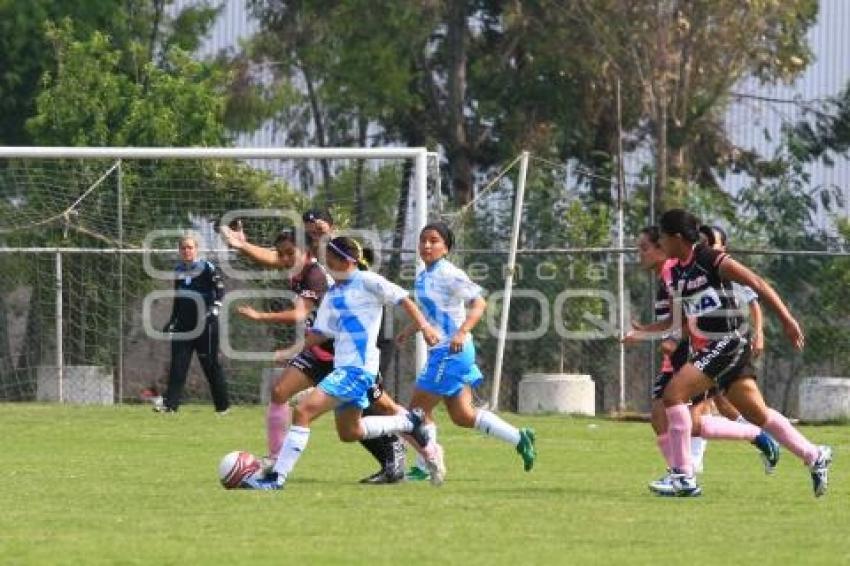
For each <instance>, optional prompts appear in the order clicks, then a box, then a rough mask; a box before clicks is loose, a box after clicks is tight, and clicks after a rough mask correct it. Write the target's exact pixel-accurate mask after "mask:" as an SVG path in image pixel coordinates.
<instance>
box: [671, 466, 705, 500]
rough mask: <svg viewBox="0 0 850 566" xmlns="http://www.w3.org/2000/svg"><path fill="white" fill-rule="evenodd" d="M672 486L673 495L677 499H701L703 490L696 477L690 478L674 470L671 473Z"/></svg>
mask: <svg viewBox="0 0 850 566" xmlns="http://www.w3.org/2000/svg"><path fill="white" fill-rule="evenodd" d="M670 485H671V486H672V487H673V495H674V496H676V497H699V496H700V495H702V488H701V487H700V486H699V485H698V484H697V479H696V477H695V476H689V475H686V474H683V473H681V472H679V471H678V470H675V469H674V470H672V472H671V473H670Z"/></svg>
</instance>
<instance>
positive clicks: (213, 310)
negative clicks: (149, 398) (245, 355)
mask: <svg viewBox="0 0 850 566" xmlns="http://www.w3.org/2000/svg"><path fill="white" fill-rule="evenodd" d="M174 290H175V292H176V293H177V295H176V296H175V297H174V306H173V307H172V310H171V319H170V320H169V321H168V324H167V325H166V328H165V330H166V332H190V331H192V330H193V329H194V328H195V327H196V326H197V325H198V324H199V321H198V316H200V317H202V320H201V321H200V324H202V325H203V328H204V329H203V332H201V334H200V336H198V337H197V338H192V339H189V340H186V339H181V338H180V337H179V336H174V337H173V338H172V339H171V370H170V371H169V374H168V389H167V390H166V392H165V399H164V404H165V406H166V407H167V408H169V409H172V410H175V411H176V410H177V408H178V407H179V406H180V398H181V395H182V393H183V386H184V385H185V384H186V374H187V373H188V372H189V364H190V363H191V361H192V352H197V353H198V361H199V362H200V363H201V368H202V369H203V370H204V375H205V376H206V378H207V381H208V382H209V384H210V394H211V395H212V399H213V403H214V404H215V410H216V411H224V410H226V409H227V408H228V407H229V406H230V400H229V397H228V394H227V381H226V380H225V377H224V371H223V370H222V368H221V363H220V362H219V360H218V309H219V307H220V306H221V299H222V297H224V284H223V283H222V279H221V274H220V273H219V272H218V270H217V269H216V267H215V265H213V264H212V263H210V262H209V261H206V260H198V261H196V262H194V263H193V264H191V265H188V266H187V265H186V264H185V263H182V262H181V263H180V264H178V265H177V267H176V268H175V281H174ZM181 292H182V293H184V294H185V293H192V294H194V295H195V296H199V297H200V299H201V303H202V304H203V307H201V312H198V310H199V308H198V305H197V304H196V303H195V301H194V300H193V299H192V297H191V296H180V293H181Z"/></svg>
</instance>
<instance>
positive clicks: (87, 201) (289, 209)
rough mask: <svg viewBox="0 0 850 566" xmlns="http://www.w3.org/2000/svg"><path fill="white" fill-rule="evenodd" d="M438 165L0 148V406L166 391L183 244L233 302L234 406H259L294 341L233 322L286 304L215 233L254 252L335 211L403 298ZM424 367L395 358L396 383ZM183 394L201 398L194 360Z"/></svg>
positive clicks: (397, 156) (293, 154)
mask: <svg viewBox="0 0 850 566" xmlns="http://www.w3.org/2000/svg"><path fill="white" fill-rule="evenodd" d="M429 163H430V165H429ZM435 163H436V161H435V160H434V158H433V156H432V157H430V158H429V154H428V152H427V151H426V150H425V149H424V148H362V149H352V148H323V149H287V148H280V149H268V148H263V149H251V148H241V149H236V148H170V149H169V148H43V147H42V148H39V147H18V148H0V400H34V399H39V400H55V401H74V402H91V403H95V402H116V401H117V402H123V401H128V400H136V399H139V398H140V396H142V395H144V394H146V393H150V392H151V390H153V389H160V390H161V388H162V387H163V386H164V384H165V378H166V375H167V371H168V364H169V345H168V343H167V341H165V340H162V339H157V336H155V334H157V331H158V330H161V328H162V325H163V324H164V323H165V321H166V319H167V318H168V314H169V309H170V302H171V301H170V295H169V292H170V289H171V283H170V282H169V281H168V278H169V276H170V274H171V271H172V270H173V268H174V265H175V262H176V261H177V239H178V237H179V236H180V235H181V234H183V233H185V232H187V231H192V232H193V233H194V234H196V235H197V236H198V238H199V244H200V248H201V255H202V256H203V257H205V258H207V259H210V260H212V261H213V262H214V263H216V264H218V265H220V266H221V267H222V269H223V270H224V272H225V280H226V287H227V289H228V295H231V294H232V296H233V297H235V298H234V299H233V300H232V301H230V303H228V304H226V305H225V306H226V307H227V308H226V310H227V313H226V315H227V316H229V317H230V319H229V320H230V321H231V322H232V324H231V325H230V332H229V333H228V336H222V338H221V340H222V350H223V351H224V352H226V353H228V352H229V354H230V355H226V356H224V364H225V371H226V373H227V375H228V381H229V383H230V387H231V391H232V393H233V396H234V397H235V398H236V399H237V400H244V401H254V400H257V399H258V397H259V393H258V391H259V381H260V379H261V377H260V374H261V372H260V371H259V370H258V368H259V367H261V366H262V365H263V364H266V365H269V364H271V363H272V362H270V361H269V360H270V358H269V357H265V358H264V357H263V354H267V355H268V354H270V353H271V352H272V351H273V350H274V349H276V348H278V347H280V345H281V344H283V343H286V342H287V341H292V340H293V339H294V337H293V332H294V331H293V330H291V329H290V330H286V329H284V330H281V329H277V328H271V327H269V326H261V325H258V324H255V323H249V322H248V321H245V320H241V319H240V318H239V317H238V316H235V315H234V314H233V311H234V310H235V305H236V302H237V300H241V301H247V302H250V303H251V304H253V305H254V306H255V307H256V308H258V309H275V308H281V306H282V304H283V303H285V301H286V297H285V296H278V295H276V294H275V293H276V290H277V289H279V288H280V287H281V285H280V284H279V279H280V274H279V273H278V274H276V273H274V272H269V271H267V270H262V269H259V268H257V267H256V266H254V265H251V264H249V263H248V262H246V261H245V260H244V259H241V258H239V257H237V255H236V254H234V253H233V252H232V251H229V250H227V249H226V246H225V245H224V243H223V241H222V240H221V239H220V237H219V235H218V233H217V227H218V224H219V222H227V221H230V220H234V219H237V218H238V219H240V220H241V221H242V223H243V226H244V228H245V232H246V235H247V238H248V240H249V241H251V242H253V243H257V244H260V245H264V246H268V247H271V245H272V242H273V239H274V237H275V235H276V234H277V232H278V231H279V230H280V229H281V228H282V227H285V226H293V227H294V226H296V225H297V224H298V223H300V215H301V213H302V212H303V211H304V210H306V209H307V208H308V207H319V208H327V209H330V210H331V213H332V214H333V216H334V218H335V221H336V225H337V227H338V228H339V229H340V230H342V231H343V232H345V231H351V232H354V233H356V235H358V236H360V237H362V238H363V239H364V240H366V241H367V242H368V245H369V246H370V247H372V248H375V249H376V250H377V251H379V253H377V254H376V257H377V260H376V264H377V265H376V266H375V268H376V269H379V270H380V271H381V272H382V273H384V274H385V275H387V276H389V277H391V278H392V279H394V280H396V281H397V282H399V283H400V284H402V285H403V286H405V287H407V288H409V287H410V284H411V283H412V277H413V274H415V271H416V261H417V259H416V254H415V247H416V246H415V242H416V235H417V233H418V231H419V229H420V228H421V227H422V226H423V225H424V224H425V223H426V220H427V218H428V216H429V208H430V207H429V202H431V203H433V201H434V194H435V192H436V194H439V188H438V186H439V184H438V181H437V182H435V181H434V179H436V178H437V175H435V174H434V168H435ZM429 170H430V171H431V173H430V174H429ZM429 178H430V179H431V182H430V183H429ZM432 212H433V211H432ZM417 356H418V357H417ZM417 356H414V355H413V354H412V353H410V352H407V353H405V352H402V353H398V354H396V361H395V368H396V369H395V375H396V376H402V375H404V376H407V377H405V379H409V378H410V376H412V375H413V374H414V373H415V369H416V368H417V367H419V366H421V364H422V361H423V360H424V351H423V350H422V349H421V348H420V349H419V353H418V355H417ZM398 379H401V377H398ZM389 386H390V387H392V386H393V380H392V379H390V380H389ZM187 394H188V395H189V397H190V399H191V398H196V399H203V398H206V397H207V387H206V384H205V382H204V380H203V377H202V376H201V374H200V371H199V368H198V366H197V362H196V361H195V362H193V365H192V368H191V370H190V378H189V381H188V382H187Z"/></svg>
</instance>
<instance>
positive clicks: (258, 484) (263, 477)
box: [239, 470, 284, 491]
mask: <svg viewBox="0 0 850 566" xmlns="http://www.w3.org/2000/svg"><path fill="white" fill-rule="evenodd" d="M283 481H284V480H283V476H281V475H280V474H278V473H276V472H272V473H270V474H264V473H263V471H262V470H259V471H258V472H257V473H255V474H251V475H250V476H248V477H247V478H245V479H244V480H242V483H240V484H239V489H253V490H257V491H278V490H281V489H283Z"/></svg>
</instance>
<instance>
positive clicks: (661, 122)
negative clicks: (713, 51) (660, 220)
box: [653, 1, 669, 215]
mask: <svg viewBox="0 0 850 566" xmlns="http://www.w3.org/2000/svg"><path fill="white" fill-rule="evenodd" d="M665 4H666V2H665V1H662V2H660V3H659V4H658V36H657V40H658V43H657V46H658V51H657V53H656V68H655V72H654V73H653V81H654V83H655V85H654V90H655V108H654V110H655V140H656V149H655V171H656V173H655V206H656V212H657V213H658V215H660V214H661V212H662V211H663V210H664V209H665V208H666V207H667V203H666V202H665V200H666V192H667V183H668V178H667V171H668V166H667V104H668V98H669V97H668V95H667V49H668V42H667V30H668V22H669V18H668V12H667V10H666V6H665Z"/></svg>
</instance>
